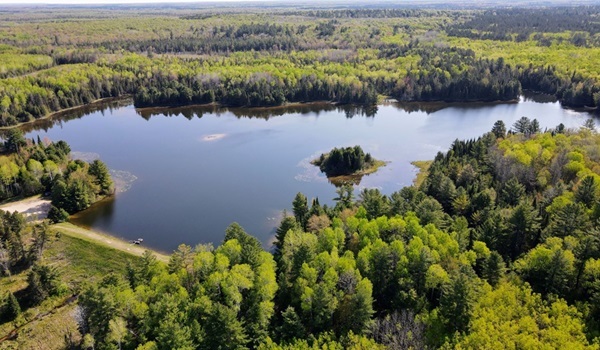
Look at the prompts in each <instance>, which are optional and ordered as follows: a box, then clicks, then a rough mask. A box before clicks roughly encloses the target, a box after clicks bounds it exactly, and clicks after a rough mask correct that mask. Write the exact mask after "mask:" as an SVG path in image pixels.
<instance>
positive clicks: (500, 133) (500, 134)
mask: <svg viewBox="0 0 600 350" xmlns="http://www.w3.org/2000/svg"><path fill="white" fill-rule="evenodd" d="M492 134H494V136H496V138H498V139H499V138H504V137H506V125H504V122H503V121H502V120H498V121H497V122H495V123H494V126H493V127H492Z"/></svg>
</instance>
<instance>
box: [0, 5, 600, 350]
mask: <svg viewBox="0 0 600 350" xmlns="http://www.w3.org/2000/svg"><path fill="white" fill-rule="evenodd" d="M157 6H158V5H157ZM190 6H191V7H186V6H184V5H177V6H175V5H173V6H168V5H163V6H160V7H153V6H140V7H136V6H133V7H132V8H129V7H127V6H124V7H121V6H115V7H112V6H95V5H94V6H91V7H85V6H83V7H79V8H68V9H63V8H61V7H58V8H46V7H41V8H39V9H37V8H31V7H27V6H23V7H20V6H17V7H4V5H2V6H0V11H2V10H4V9H9V10H6V11H3V12H2V13H3V16H1V17H2V18H0V24H2V25H0V126H4V127H10V126H17V125H19V124H20V123H25V122H29V121H33V120H36V119H39V118H44V117H47V116H48V115H49V114H51V113H53V112H56V111H60V110H64V109H68V108H73V107H78V106H89V105H90V103H92V102H93V101H96V100H99V99H104V98H114V97H124V96H129V97H131V98H132V99H133V103H134V105H135V106H136V107H152V106H180V105H191V104H208V103H210V104H214V105H224V106H237V107H256V106H263V107H264V106H278V105H285V104H287V103H290V102H298V103H301V102H308V101H326V102H328V103H333V104H357V105H365V106H373V105H375V104H377V103H378V101H380V100H381V99H383V98H392V99H395V100H398V101H416V102H420V101H438V102H441V101H446V102H451V101H454V102H472V101H479V102H496V101H514V100H517V99H519V96H520V95H521V93H522V92H523V90H532V91H538V92H543V93H545V94H549V95H551V96H553V97H554V98H556V99H558V100H559V101H560V103H561V104H562V105H563V106H565V107H571V108H586V109H589V110H597V109H598V107H599V106H600V85H599V79H600V66H598V63H597V62H598V60H597V57H598V53H600V50H599V46H600V41H599V37H600V36H599V35H600V32H599V30H600V26H598V24H597V18H598V16H599V15H600V7H599V6H583V5H582V6H577V7H572V6H570V5H569V6H557V7H552V6H548V7H544V8H536V7H532V6H528V7H526V8H525V7H518V6H515V7H514V8H500V7H498V8H474V9H471V8H463V7H458V6H451V5H448V6H441V7H437V6H433V5H432V6H428V7H427V8H423V9H419V8H416V7H414V6H411V7H402V6H395V5H392V4H388V3H385V4H370V5H369V7H368V8H366V7H365V8H363V7H360V8H352V6H350V5H347V4H346V6H349V7H348V8H343V9H340V8H328V7H319V6H317V5H315V6H314V8H311V7H310V6H308V5H307V6H304V5H303V6H302V7H295V6H293V5H281V6H275V5H274V6H272V7H261V8H248V9H243V10H240V9H236V8H235V7H227V8H225V9H219V8H217V7H197V6H193V5H190ZM198 6H199V5H198ZM323 6H325V5H323ZM63 10H64V11H63ZM149 115H151V113H149ZM370 116H371V117H372V116H373V115H372V114H371V115H370ZM543 117H544V116H524V117H523V118H521V119H520V120H517V122H516V123H514V124H513V125H506V124H505V123H504V122H503V121H501V120H498V121H497V122H496V123H495V124H494V125H490V126H489V132H486V133H484V134H483V135H481V136H479V137H476V138H473V139H468V140H458V139H457V140H456V141H455V142H453V143H452V144H451V145H449V148H448V149H447V150H446V151H445V152H438V153H437V155H436V156H435V158H434V159H433V160H431V162H430V163H427V166H424V167H423V168H424V169H426V170H424V172H423V173H422V174H420V176H419V178H418V181H417V183H416V184H415V185H412V186H407V187H403V188H398V189H397V190H395V192H392V193H390V194H384V193H382V192H381V191H380V190H379V189H377V188H361V189H358V188H355V187H353V186H352V182H350V183H344V184H343V185H341V186H339V187H337V188H336V196H335V198H333V199H332V201H331V202H330V203H328V204H327V205H322V204H321V203H320V202H319V199H318V198H312V196H311V195H310V194H309V195H308V196H307V195H306V194H303V193H300V192H299V193H297V194H296V196H295V197H294V198H290V200H292V201H291V203H290V204H291V206H290V207H291V211H290V212H287V211H284V213H283V216H282V218H281V220H280V221H278V224H277V227H276V230H275V232H274V237H273V239H272V241H269V242H268V245H269V246H268V247H266V246H265V245H264V244H265V242H261V241H259V240H258V239H257V238H256V237H254V236H252V235H251V234H249V233H247V232H246V231H245V230H244V228H242V226H240V225H239V224H237V223H232V224H231V225H230V226H229V227H227V228H226V229H225V232H224V236H223V239H222V241H221V242H214V243H213V244H198V245H195V246H192V245H186V244H181V245H180V246H179V247H178V248H177V249H176V250H175V251H173V252H172V253H171V254H170V255H168V256H167V255H165V254H162V253H160V252H157V251H152V250H146V251H145V252H142V251H141V250H140V249H139V247H137V246H135V247H134V246H133V245H132V244H128V243H127V242H123V241H121V240H119V239H118V238H116V237H108V236H103V235H100V234H97V233H93V232H90V231H86V230H85V229H84V228H81V227H76V226H74V225H71V224H68V223H64V222H62V221H65V220H66V219H67V218H68V217H69V214H72V213H75V212H77V211H80V210H83V209H86V208H88V207H90V205H91V204H92V203H93V202H95V201H97V200H99V199H102V198H104V197H106V196H110V195H112V193H113V192H114V184H113V182H112V180H111V177H110V174H109V171H108V169H107V167H106V165H105V164H104V163H103V162H101V161H99V160H96V161H93V162H91V163H88V162H84V161H81V160H73V159H71V156H70V152H71V149H70V147H69V145H68V144H67V143H66V142H64V141H56V142H51V141H49V140H42V139H40V138H36V139H27V138H25V136H24V134H23V133H22V131H21V130H20V129H19V128H18V127H17V128H10V129H9V130H8V131H7V132H6V134H5V135H4V136H3V148H2V154H0V200H9V199H14V198H20V197H26V196H30V195H39V194H43V195H48V196H50V197H51V200H52V208H51V210H50V213H49V218H48V220H42V221H36V222H28V221H27V220H26V218H25V217H24V216H23V215H21V214H18V213H7V212H3V211H0V348H1V349H4V348H6V349H20V348H24V349H44V348H49V349H99V350H103V349H138V350H159V349H160V350H162V349H190V350H191V349H261V350H270V349H324V348H327V349H357V350H358V349H438V348H439V349H498V348H515V349H516V348H518V349H545V348H557V349H599V347H600V151H599V145H600V134H598V132H597V128H596V125H595V121H594V119H589V120H587V121H586V122H585V124H583V125H582V126H581V127H578V128H567V127H565V126H564V125H563V124H559V125H556V126H555V127H551V128H547V129H543V128H542V127H540V122H539V121H538V119H536V118H539V119H540V120H541V118H543ZM148 118H149V117H148ZM284 118H285V117H282V118H281V119H284ZM375 118H377V117H375ZM498 118H501V116H498ZM190 119H191V117H190ZM144 122H146V121H144ZM148 122H150V121H148ZM185 122H188V121H185ZM260 122H262V121H260ZM451 131H452V130H449V132H451ZM365 132H368V130H365ZM213 135H214V134H213ZM152 136H156V137H158V136H159V135H152ZM195 137H196V138H195V139H194V141H193V142H196V144H197V142H198V135H196V136H195ZM224 139H226V138H224ZM221 141H223V140H221ZM302 141H303V142H304V140H302ZM215 142H220V141H215ZM211 145H212V144H211ZM245 151H247V149H245ZM417 164H422V163H417ZM314 165H316V166H319V167H320V169H321V170H322V171H323V172H325V173H326V174H327V176H328V177H338V176H354V175H358V176H360V175H361V174H364V173H368V172H370V171H373V170H376V168H377V166H380V165H382V164H381V161H377V160H375V159H373V157H372V156H371V155H370V154H368V153H366V154H365V152H364V151H363V150H362V149H361V148H360V147H359V146H356V147H347V148H341V149H338V148H334V149H333V150H332V151H331V152H329V153H327V154H323V155H321V157H319V158H318V159H316V160H315V161H314ZM153 166H160V159H157V161H156V165H154V164H153ZM169 170H170V169H169ZM186 170H187V169H186ZM189 185H190V186H192V185H194V186H195V185H197V184H195V183H192V184H189ZM203 185H204V184H203ZM296 192H297V190H294V192H293V193H296ZM253 204H254V203H250V204H249V205H253ZM224 208H226V206H225V207H224ZM224 210H226V209H224ZM164 220H165V221H167V220H169V217H168V216H167V215H164ZM61 222H62V223H61ZM177 230H179V227H178V225H177V222H172V227H169V230H168V231H167V232H164V234H165V235H172V234H173V232H176V231H177ZM169 237H171V236H169Z"/></svg>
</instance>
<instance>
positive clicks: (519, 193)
mask: <svg viewBox="0 0 600 350" xmlns="http://www.w3.org/2000/svg"><path fill="white" fill-rule="evenodd" d="M524 196H525V186H523V185H522V184H521V183H520V182H519V180H517V178H516V177H513V178H511V179H510V180H508V181H507V182H506V183H505V184H504V187H503V188H502V200H503V201H504V203H506V204H508V205H510V206H514V205H517V204H519V202H520V201H521V199H523V197H524Z"/></svg>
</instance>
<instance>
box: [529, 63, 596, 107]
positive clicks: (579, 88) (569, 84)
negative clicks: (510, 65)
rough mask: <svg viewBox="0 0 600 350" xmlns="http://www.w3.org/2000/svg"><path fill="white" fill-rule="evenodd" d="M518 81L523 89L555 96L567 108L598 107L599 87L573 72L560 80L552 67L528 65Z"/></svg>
mask: <svg viewBox="0 0 600 350" xmlns="http://www.w3.org/2000/svg"><path fill="white" fill-rule="evenodd" d="M519 80H520V82H521V84H522V86H523V88H525V89H529V90H533V91H538V92H543V93H546V94H551V95H554V96H556V97H557V98H558V99H559V100H560V102H561V103H562V104H563V105H565V106H569V107H594V106H596V107H598V106H600V87H599V86H598V84H597V83H596V82H595V81H594V80H591V79H585V78H583V77H582V76H581V75H580V74H577V73H576V72H574V73H573V74H572V75H571V76H570V77H568V78H561V77H560V75H559V74H558V73H557V72H556V68H555V67H553V66H548V67H534V66H533V65H529V67H527V68H521V69H520V71H519Z"/></svg>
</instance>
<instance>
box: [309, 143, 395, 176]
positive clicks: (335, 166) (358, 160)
mask: <svg viewBox="0 0 600 350" xmlns="http://www.w3.org/2000/svg"><path fill="white" fill-rule="evenodd" d="M311 163H312V164H313V165H316V166H318V167H319V169H321V171H322V172H323V173H325V175H326V176H327V178H328V179H329V181H331V182H332V183H333V184H335V185H338V184H344V183H348V182H352V183H355V184H358V183H359V182H360V180H361V178H362V177H363V176H364V175H368V174H372V173H374V172H376V171H377V170H378V169H379V167H382V166H384V165H385V164H386V162H384V161H381V160H377V159H375V158H373V157H372V156H371V154H370V153H365V152H364V151H363V150H362V148H361V147H360V146H354V147H346V148H334V149H333V150H331V151H330V152H329V153H323V154H321V156H320V157H319V158H318V159H315V160H313V161H312V162H311Z"/></svg>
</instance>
